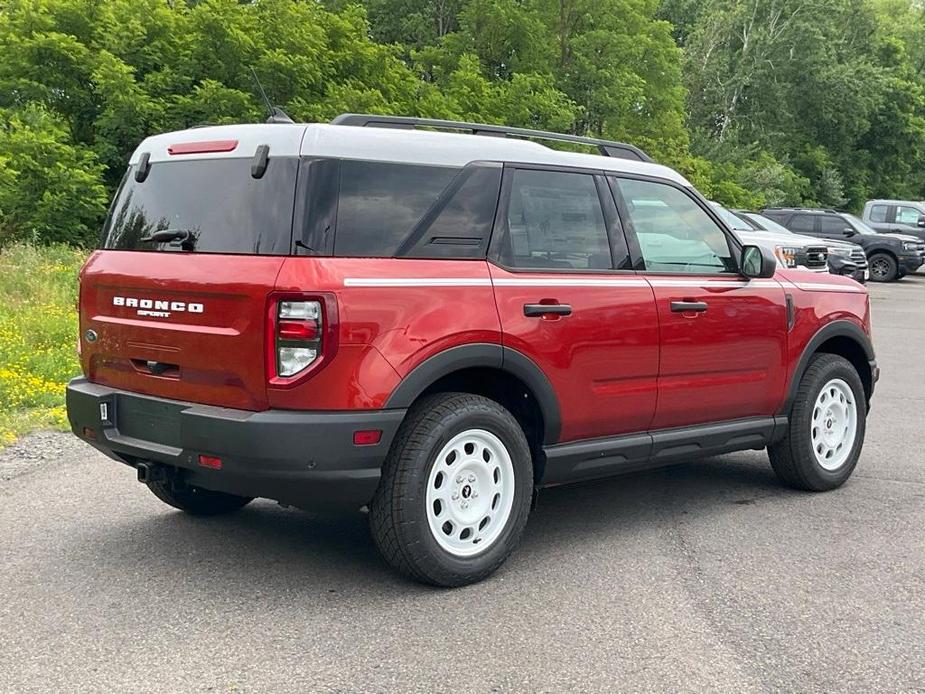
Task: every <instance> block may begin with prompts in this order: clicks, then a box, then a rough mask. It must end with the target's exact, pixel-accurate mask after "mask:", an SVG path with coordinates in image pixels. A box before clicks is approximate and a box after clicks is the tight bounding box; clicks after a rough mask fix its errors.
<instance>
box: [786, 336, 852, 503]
mask: <svg viewBox="0 0 925 694" xmlns="http://www.w3.org/2000/svg"><path fill="white" fill-rule="evenodd" d="M833 379H841V380H842V381H844V382H845V383H847V384H848V386H849V387H850V389H851V392H852V394H853V396H854V403H855V406H856V408H857V428H856V431H855V437H854V442H853V444H852V448H851V452H850V453H849V455H848V457H847V459H846V460H845V462H844V463H842V465H841V466H840V467H838V468H837V469H835V470H827V469H825V468H824V467H823V466H822V465H820V463H819V462H818V461H817V460H816V455H815V453H814V451H813V443H812V429H813V425H812V416H813V410H814V407H815V404H816V398H817V397H818V396H819V394H820V393H821V392H822V389H823V387H824V386H825V385H826V384H828V383H829V382H830V381H832V380H833ZM866 420H867V399H866V396H865V394H864V386H863V384H862V383H861V378H860V376H858V372H857V371H856V370H855V368H854V366H853V365H852V364H851V362H849V361H848V360H847V359H844V358H843V357H839V356H837V355H835V354H817V355H816V356H814V357H813V358H812V360H811V361H810V362H809V366H808V367H807V369H806V371H805V372H804V374H803V378H802V379H801V380H800V385H799V387H798V389H797V394H796V398H795V400H794V403H793V407H792V408H791V410H790V426H789V428H788V431H787V435H786V436H785V437H784V438H783V439H782V440H781V441H779V442H777V443H776V444H774V445H772V446H769V447H768V457H769V458H770V459H771V467H772V468H774V472H775V473H776V474H777V477H778V478H779V479H780V480H781V482H783V483H784V484H786V485H787V486H790V487H793V488H795V489H803V490H806V491H813V492H822V491H828V490H830V489H835V488H836V487H840V486H841V485H842V484H844V483H845V481H846V480H847V479H848V478H849V477H850V476H851V473H852V472H854V468H855V467H856V466H857V463H858V457H859V456H860V455H861V448H862V446H863V445H864V433H865V428H866Z"/></svg>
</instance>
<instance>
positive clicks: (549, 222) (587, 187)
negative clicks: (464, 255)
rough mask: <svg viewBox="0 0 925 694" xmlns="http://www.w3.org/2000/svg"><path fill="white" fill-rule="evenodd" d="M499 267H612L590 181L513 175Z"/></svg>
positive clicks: (522, 172)
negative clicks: (502, 264)
mask: <svg viewBox="0 0 925 694" xmlns="http://www.w3.org/2000/svg"><path fill="white" fill-rule="evenodd" d="M511 176H512V180H511V194H510V200H509V202H508V210H507V220H506V221H507V230H506V231H507V234H506V238H505V241H504V248H503V249H502V251H501V261H502V262H503V263H504V264H505V265H508V266H511V267H517V268H533V269H547V268H557V269H563V270H569V269H572V270H606V269H611V268H612V267H613V260H612V258H611V253H610V242H609V240H608V237H607V226H606V224H605V223H604V212H603V210H602V208H601V199H600V197H599V195H598V192H597V184H596V183H595V181H594V176H592V175H590V174H580V173H564V172H559V171H535V170H528V169H514V170H513V172H512V173H511Z"/></svg>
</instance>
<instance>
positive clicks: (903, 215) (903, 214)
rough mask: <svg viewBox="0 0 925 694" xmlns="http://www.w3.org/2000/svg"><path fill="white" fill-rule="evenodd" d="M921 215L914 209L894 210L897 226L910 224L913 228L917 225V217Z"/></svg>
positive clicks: (901, 208) (902, 208)
mask: <svg viewBox="0 0 925 694" xmlns="http://www.w3.org/2000/svg"><path fill="white" fill-rule="evenodd" d="M920 216H921V213H920V212H919V211H918V210H917V209H915V208H914V207H902V206H900V207H897V208H896V223H897V224H911V225H913V226H915V225H916V224H918V223H919V217H920Z"/></svg>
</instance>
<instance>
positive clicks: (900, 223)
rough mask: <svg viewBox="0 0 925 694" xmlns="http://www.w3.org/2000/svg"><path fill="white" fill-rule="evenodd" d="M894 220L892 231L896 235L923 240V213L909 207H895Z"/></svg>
mask: <svg viewBox="0 0 925 694" xmlns="http://www.w3.org/2000/svg"><path fill="white" fill-rule="evenodd" d="M895 209H896V219H895V221H894V222H893V227H892V230H893V231H894V232H895V233H897V234H909V235H910V236H916V237H918V238H920V239H925V213H923V212H922V211H920V210H919V209H918V208H917V207H912V206H911V205H897V206H896V208H895Z"/></svg>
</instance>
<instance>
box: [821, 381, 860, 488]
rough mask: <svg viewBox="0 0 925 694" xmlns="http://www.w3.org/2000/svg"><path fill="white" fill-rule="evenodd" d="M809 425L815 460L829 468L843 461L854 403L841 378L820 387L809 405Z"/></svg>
mask: <svg viewBox="0 0 925 694" xmlns="http://www.w3.org/2000/svg"><path fill="white" fill-rule="evenodd" d="M811 427H812V435H811V441H812V446H813V454H814V455H815V456H816V462H818V463H819V465H820V466H821V467H822V468H823V469H825V470H828V471H830V472H831V471H834V470H837V469H838V468H840V467H841V466H842V465H844V464H845V461H846V460H848V457H849V456H850V455H851V451H852V449H853V448H854V440H855V437H856V436H857V429H858V408H857V403H856V402H855V398H854V393H853V392H852V391H851V387H850V386H849V385H848V384H847V383H846V382H845V381H843V380H842V379H840V378H833V379H832V380H831V381H829V382H828V383H826V384H825V385H824V386H823V387H822V390H821V391H820V392H819V395H818V396H817V397H816V402H815V404H814V405H813V413H812V417H811Z"/></svg>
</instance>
